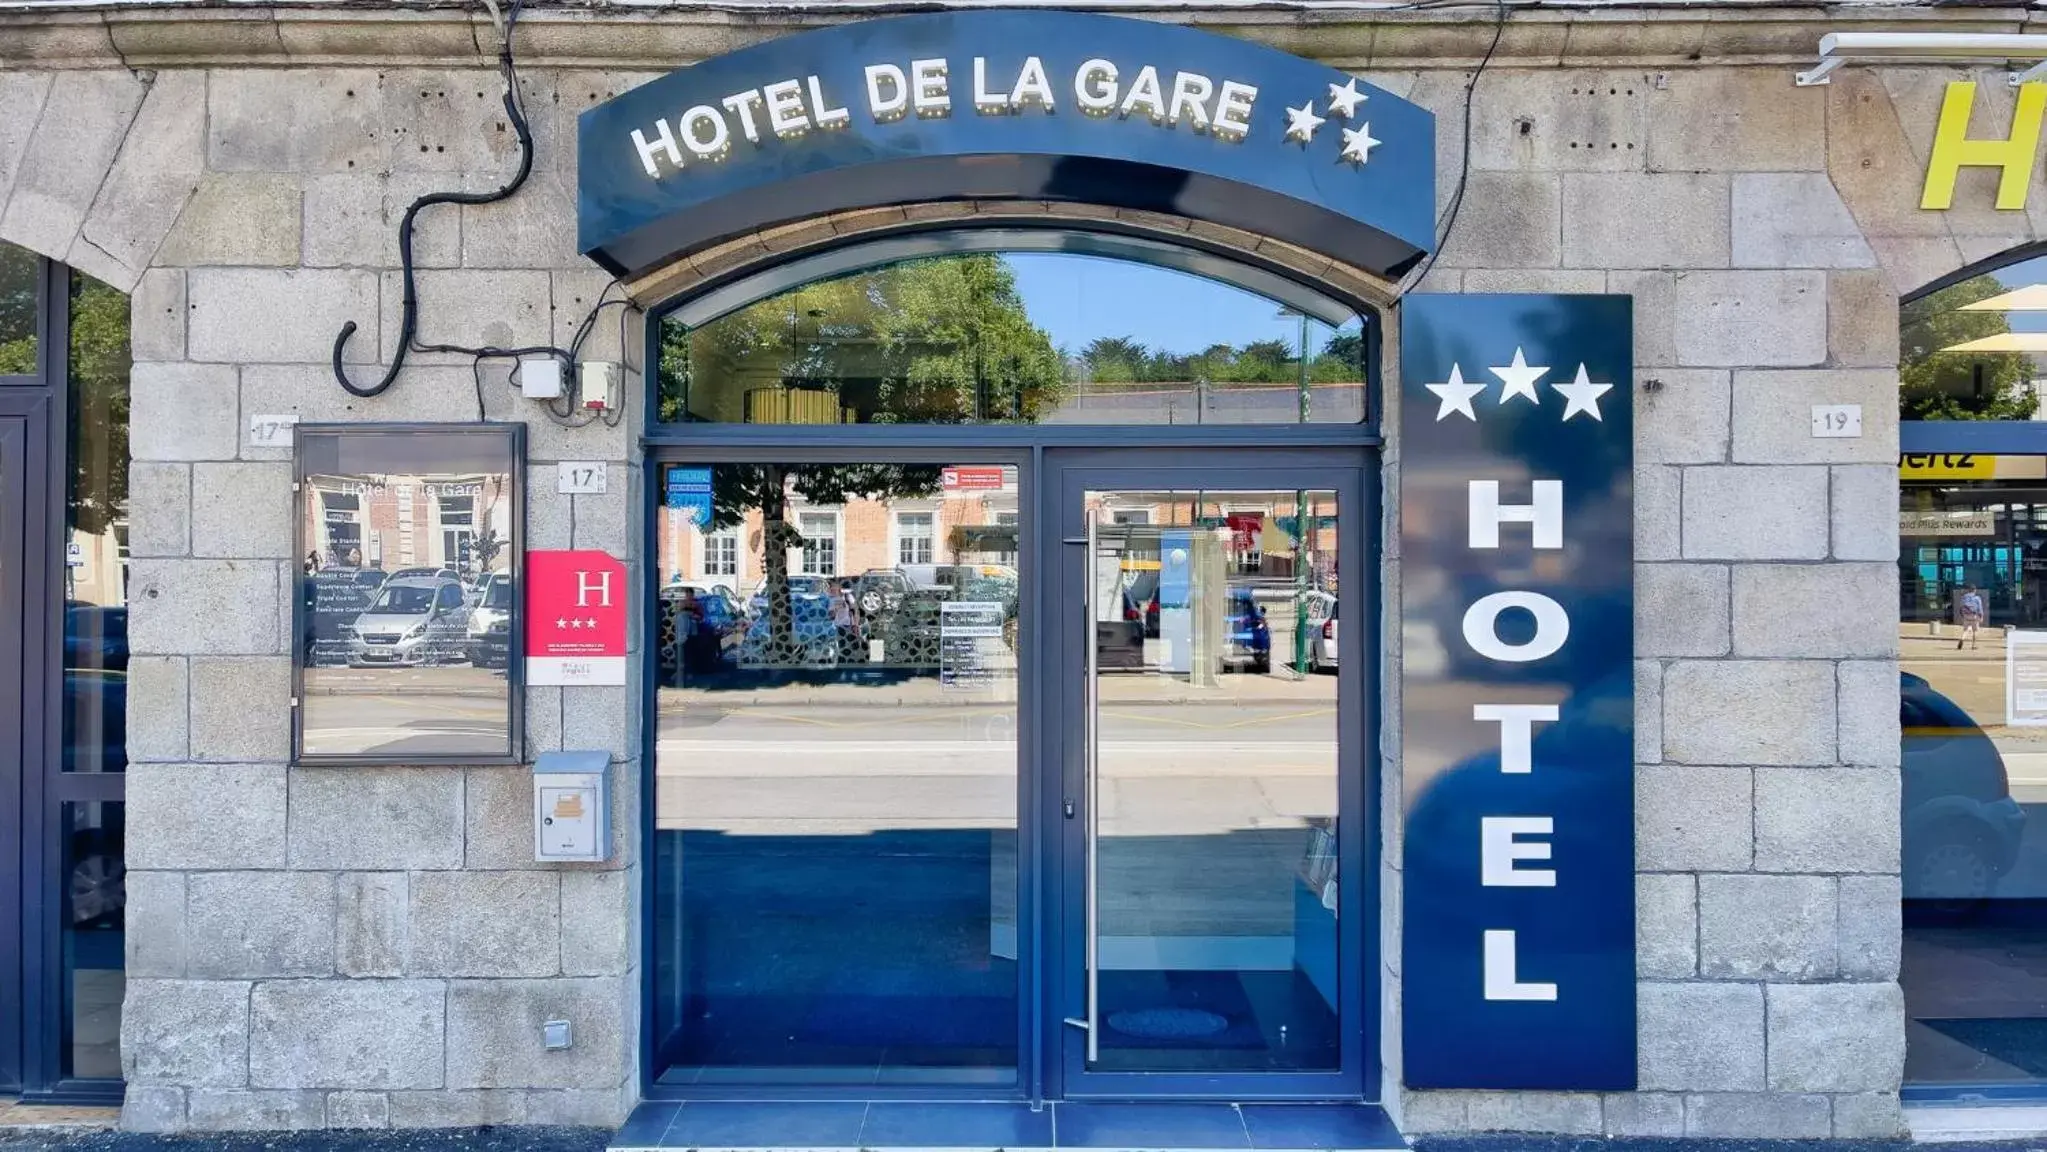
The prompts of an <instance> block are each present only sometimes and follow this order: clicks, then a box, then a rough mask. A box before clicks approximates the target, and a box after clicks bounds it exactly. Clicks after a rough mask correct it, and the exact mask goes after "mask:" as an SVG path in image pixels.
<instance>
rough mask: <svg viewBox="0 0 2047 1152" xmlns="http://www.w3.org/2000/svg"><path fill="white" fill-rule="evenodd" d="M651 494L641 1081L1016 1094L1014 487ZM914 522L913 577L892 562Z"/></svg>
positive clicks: (711, 479) (771, 469)
mask: <svg viewBox="0 0 2047 1152" xmlns="http://www.w3.org/2000/svg"><path fill="white" fill-rule="evenodd" d="M664 490H665V491H667V492H670V493H673V494H675V495H672V496H671V497H670V500H671V506H670V507H668V508H666V509H664V510H663V511H662V512H660V513H658V514H657V515H658V519H657V524H656V538H657V547H656V553H657V563H658V571H659V572H660V573H662V580H661V583H660V587H659V589H658V592H657V595H658V597H659V602H658V619H659V621H660V635H659V637H658V644H657V651H658V673H657V675H658V677H659V687H658V708H657V716H658V724H659V734H658V737H657V743H656V751H655V757H656V759H655V794H654V797H653V802H654V808H655V812H654V823H655V828H656V832H655V843H654V855H653V858H654V861H655V869H656V876H655V881H654V882H655V891H656V909H657V912H656V916H655V924H654V931H653V937H654V965H655V1002H654V1005H653V1012H654V1016H655V1044H656V1047H657V1052H656V1067H657V1068H659V1069H661V1071H660V1072H659V1078H660V1080H661V1081H662V1082H663V1083H689V1084H709V1083H747V1082H754V1083H764V1082H772V1083H812V1084H857V1085H872V1084H877V1083H880V1084H914V1083H923V1082H937V1081H953V1082H957V1081H967V1082H971V1083H977V1084H1001V1083H1013V1082H1014V1080H1015V1077H1016V1069H1017V1059H1018V1048H1017V1044H1018V1040H1017V1037H1018V1013H1019V1001H1018V981H1019V975H1018V947H1019V944H1018V925H1017V860H1016V852H1017V743H1016V732H1017V644H1018V611H1019V604H1020V603H1021V600H1022V592H1023V589H1022V588H1021V581H1020V577H1019V575H1018V571H1017V569H1016V568H1015V567H1014V566H1013V565H1012V564H1011V563H1009V562H1008V560H1007V558H1009V557H1013V556H1014V555H1015V554H1016V552H1017V551H1018V541H1017V534H1018V532H1019V531H1020V528H1019V526H1018V521H1017V512H1018V506H1017V472H1016V469H1015V468H1013V467H1009V466H1004V465H961V466H956V467H942V466H939V465H935V464H934V465H922V464H788V465H769V464H713V465H683V466H673V467H671V468H670V469H669V471H668V476H667V477H666V484H665V485H664ZM926 522H928V524H929V525H930V531H929V540H930V542H931V552H930V561H929V562H919V563H910V564H903V563H899V562H898V560H899V558H900V556H901V546H902V541H903V540H904V539H918V538H921V534H920V532H919V526H921V524H923V523H926ZM906 532H907V535H906V534H905V533H906ZM915 555H917V556H923V555H924V552H923V551H922V550H921V548H920V549H919V550H918V551H917V552H916V553H915Z"/></svg>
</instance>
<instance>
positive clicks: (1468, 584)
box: [1400, 295, 1635, 1090]
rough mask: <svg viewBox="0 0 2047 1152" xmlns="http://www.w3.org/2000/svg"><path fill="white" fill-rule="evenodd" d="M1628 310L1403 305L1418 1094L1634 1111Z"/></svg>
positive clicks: (1560, 301)
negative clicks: (1520, 1092)
mask: <svg viewBox="0 0 2047 1152" xmlns="http://www.w3.org/2000/svg"><path fill="white" fill-rule="evenodd" d="M1629 305H1630V302H1629V300H1628V298H1627V297H1625V296H1432V295H1420V296H1409V297H1407V298H1406V300H1404V301H1403V302H1402V304H1401V336H1400V347H1401V364H1400V371H1401V379H1402V383H1401V401H1400V403H1401V413H1400V461H1401V464H1400V507H1401V538H1402V553H1401V563H1402V567H1403V572H1402V581H1401V583H1402V586H1403V588H1404V589H1405V597H1404V601H1403V609H1402V610H1403V613H1404V621H1403V626H1402V628H1401V635H1402V637H1403V651H1402V653H1401V681H1402V690H1401V763H1402V768H1401V771H1402V778H1403V790H1404V799H1405V806H1406V834H1405V835H1404V836H1403V838H1402V840H1401V843H1402V851H1403V863H1402V868H1403V871H1402V878H1403V889H1402V890H1403V907H1402V915H1403V919H1404V932H1403V937H1402V950H1403V962H1402V965H1401V1017H1402V1022H1403V1026H1404V1030H1405V1031H1404V1036H1403V1041H1402V1065H1403V1069H1404V1071H1403V1079H1404V1080H1405V1082H1406V1084H1407V1085H1408V1086H1409V1087H1411V1088H1493V1089H1583V1090H1593V1089H1629V1088H1633V1087H1634V1085H1635V901H1634V895H1635V848H1634V844H1635V837H1634V829H1635V825H1634V796H1635V784H1634V748H1635V742H1634V719H1633V718H1634V707H1635V693H1634V619H1635V610H1634V537H1633V524H1634V517H1633V508H1632V500H1633V493H1634V486H1633V468H1634V451H1633V402H1634V397H1633V390H1632V387H1631V382H1630V365H1631V363H1632V320H1631V317H1630V307H1629ZM1424 637H1426V638H1428V639H1427V642H1426V643H1422V642H1421V641H1422V638H1424Z"/></svg>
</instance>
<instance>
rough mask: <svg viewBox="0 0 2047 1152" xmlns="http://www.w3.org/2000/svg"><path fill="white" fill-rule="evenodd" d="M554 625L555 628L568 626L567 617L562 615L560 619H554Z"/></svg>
mask: <svg viewBox="0 0 2047 1152" xmlns="http://www.w3.org/2000/svg"><path fill="white" fill-rule="evenodd" d="M554 626H555V627H556V628H566V627H568V626H569V622H568V619H567V618H566V617H563V618H562V619H559V620H556V621H555V622H554Z"/></svg>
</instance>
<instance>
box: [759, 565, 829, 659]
mask: <svg viewBox="0 0 2047 1152" xmlns="http://www.w3.org/2000/svg"><path fill="white" fill-rule="evenodd" d="M791 579H792V581H793V580H794V577H792V578H791ZM755 601H756V609H755V611H754V613H753V615H752V618H751V619H750V620H749V621H748V622H747V625H746V632H745V635H744V636H743V637H742V638H741V639H740V642H739V663H740V665H741V666H742V667H747V668H814V667H831V666H834V665H836V664H837V663H838V662H839V629H838V626H837V625H836V624H834V623H833V622H832V605H831V601H830V600H829V599H827V598H826V597H824V596H823V595H815V596H808V595H806V596H797V595H792V596H790V598H789V617H788V619H789V632H788V636H787V637H786V638H785V639H784V640H783V641H782V642H781V643H779V644H777V643H776V642H775V636H774V631H775V619H774V617H775V613H773V612H770V611H769V610H768V608H767V601H766V597H765V596H758V597H755Z"/></svg>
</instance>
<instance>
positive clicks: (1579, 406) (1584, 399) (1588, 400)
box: [1422, 346, 1613, 423]
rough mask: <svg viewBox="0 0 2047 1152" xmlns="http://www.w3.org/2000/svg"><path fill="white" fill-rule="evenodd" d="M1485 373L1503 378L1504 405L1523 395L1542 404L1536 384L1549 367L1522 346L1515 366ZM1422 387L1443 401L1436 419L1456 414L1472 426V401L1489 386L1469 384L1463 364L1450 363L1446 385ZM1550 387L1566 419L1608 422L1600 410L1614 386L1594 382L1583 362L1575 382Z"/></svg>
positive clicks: (1516, 353) (1491, 368)
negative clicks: (1560, 401) (1534, 361)
mask: <svg viewBox="0 0 2047 1152" xmlns="http://www.w3.org/2000/svg"><path fill="white" fill-rule="evenodd" d="M1486 371H1488V372H1491V373H1492V374H1493V375H1495V376H1498V377H1499V378H1500V400H1499V402H1500V403H1501V404H1505V403H1506V402H1507V401H1508V400H1510V399H1512V398H1514V397H1516V396H1520V397H1523V398H1525V399H1526V400H1527V401H1528V402H1529V403H1531V404H1535V405H1538V406H1539V405H1541V403H1542V398H1541V397H1540V396H1539V395H1537V394H1536V391H1535V385H1536V382H1537V381H1539V380H1541V379H1542V377H1543V375H1544V374H1545V373H1547V372H1548V371H1549V368H1548V367H1547V366H1546V365H1534V364H1530V363H1529V362H1528V359H1527V357H1526V356H1525V355H1524V354H1523V352H1522V350H1521V348H1520V347H1518V346H1517V347H1515V349H1514V359H1513V362H1512V363H1509V364H1500V365H1489V366H1488V367H1487V368H1486ZM1422 387H1424V388H1427V389H1428V390H1429V391H1430V392H1432V393H1434V394H1435V397H1436V399H1437V400H1438V401H1440V402H1441V403H1440V405H1439V406H1438V407H1437V409H1436V419H1437V420H1446V419H1448V418H1449V417H1450V414H1451V413H1452V412H1455V413H1457V414H1458V415H1460V416H1462V417H1464V418H1465V419H1466V420H1470V421H1472V422H1473V423H1476V422H1477V421H1478V412H1477V410H1476V409H1474V408H1473V407H1472V400H1473V399H1474V398H1475V397H1476V396H1477V395H1478V394H1479V393H1480V392H1483V391H1485V390H1486V388H1487V385H1485V384H1471V383H1467V382H1466V381H1465V379H1464V368H1463V366H1462V365H1459V364H1455V363H1453V364H1451V365H1450V378H1449V379H1448V380H1446V381H1444V382H1443V383H1440V384H1424V385H1422ZM1550 388H1552V389H1553V390H1555V391H1556V392H1557V393H1558V394H1559V395H1561V396H1562V397H1563V398H1564V415H1563V419H1565V420H1569V419H1570V418H1571V417H1573V416H1576V415H1578V414H1579V413H1584V414H1585V415H1587V416H1590V417H1592V418H1593V419H1594V420H1600V421H1604V420H1605V419H1606V417H1605V416H1604V415H1602V414H1601V413H1600V411H1599V398H1600V397H1602V396H1604V395H1606V394H1607V393H1608V392H1611V391H1613V385H1612V384H1597V383H1594V382H1593V380H1592V378H1591V376H1590V375H1588V374H1587V372H1586V368H1585V365H1584V364H1583V363H1580V364H1579V365H1578V375H1577V377H1576V378H1575V379H1573V380H1571V381H1570V382H1568V383H1564V384H1551V385H1550Z"/></svg>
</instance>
